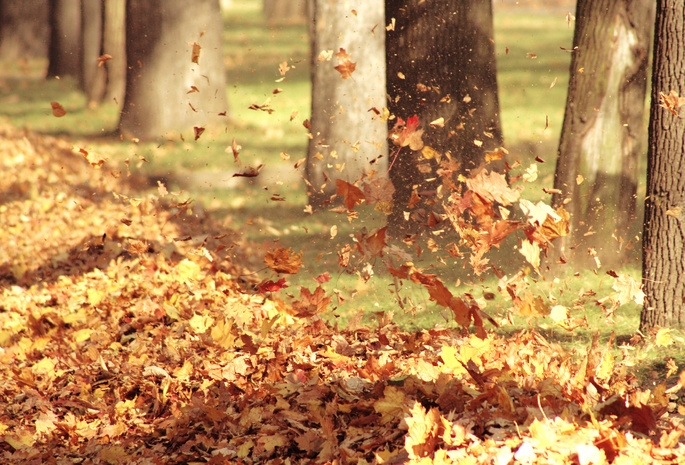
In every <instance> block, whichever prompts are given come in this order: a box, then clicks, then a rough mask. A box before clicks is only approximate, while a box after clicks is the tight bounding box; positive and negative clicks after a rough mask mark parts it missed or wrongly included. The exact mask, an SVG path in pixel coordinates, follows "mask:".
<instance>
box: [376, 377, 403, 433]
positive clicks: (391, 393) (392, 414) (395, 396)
mask: <svg viewBox="0 0 685 465" xmlns="http://www.w3.org/2000/svg"><path fill="white" fill-rule="evenodd" d="M404 400H405V397H404V392H403V391H400V390H399V389H397V388H396V387H395V386H386V387H385V390H384V391H383V398H382V399H379V400H377V401H376V402H374V403H373V409H374V410H375V411H376V413H380V414H381V416H382V418H381V424H386V423H388V422H390V421H392V420H394V419H396V418H401V417H402V415H403V411H404V410H403V409H404Z"/></svg>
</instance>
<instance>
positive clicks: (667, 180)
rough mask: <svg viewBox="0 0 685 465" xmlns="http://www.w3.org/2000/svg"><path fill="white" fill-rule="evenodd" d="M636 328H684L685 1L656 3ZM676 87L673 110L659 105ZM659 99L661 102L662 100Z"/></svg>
mask: <svg viewBox="0 0 685 465" xmlns="http://www.w3.org/2000/svg"><path fill="white" fill-rule="evenodd" d="M655 31H656V32H655V34H657V37H656V40H655V45H654V66H653V70H652V104H651V111H650V119H649V153H648V164H647V199H646V201H645V222H644V235H643V240H642V260H643V262H642V277H643V282H644V284H643V285H644V292H645V303H644V308H643V310H642V316H641V318H640V329H641V330H642V331H643V332H645V331H647V330H648V329H650V328H652V327H654V326H661V327H680V328H683V327H685V280H684V279H683V276H685V230H684V229H683V220H685V119H684V118H685V108H682V107H680V105H683V106H684V107H685V102H683V100H682V99H683V96H685V42H684V41H683V37H685V1H684V0H659V1H658V2H657V14H656V29H655ZM671 92H675V93H676V95H677V96H680V99H681V100H680V102H679V101H678V98H677V97H676V98H675V99H674V100H675V102H674V104H671V106H672V107H674V108H673V111H674V112H676V113H678V112H679V116H676V115H673V114H672V113H671V112H670V111H669V110H668V109H666V108H664V107H663V106H662V105H660V99H661V96H662V95H669V93H671ZM661 103H665V102H663V100H662V102H661Z"/></svg>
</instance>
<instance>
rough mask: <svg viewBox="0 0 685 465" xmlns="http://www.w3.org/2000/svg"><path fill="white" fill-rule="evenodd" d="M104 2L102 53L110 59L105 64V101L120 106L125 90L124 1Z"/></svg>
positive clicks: (108, 0)
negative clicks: (111, 101)
mask: <svg viewBox="0 0 685 465" xmlns="http://www.w3.org/2000/svg"><path fill="white" fill-rule="evenodd" d="M104 1H105V24H104V36H103V41H102V51H103V52H104V53H105V54H107V55H110V56H111V57H112V59H111V60H108V61H106V62H105V65H104V68H105V69H106V70H107V87H106V89H105V95H104V99H105V100H114V102H115V103H116V104H117V105H118V106H121V105H122V104H123V99H124V92H125V90H126V0H104Z"/></svg>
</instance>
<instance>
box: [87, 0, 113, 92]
mask: <svg viewBox="0 0 685 465" xmlns="http://www.w3.org/2000/svg"><path fill="white" fill-rule="evenodd" d="M103 3H104V0H85V1H83V2H82V3H81V22H82V24H83V28H82V30H81V34H82V36H81V37H82V43H83V45H82V49H81V51H82V53H83V56H82V63H83V78H82V80H83V90H84V92H85V94H86V98H87V99H88V103H89V104H90V105H93V104H95V103H99V102H100V101H102V98H103V97H104V95H105V87H106V86H107V74H106V70H105V68H104V67H102V66H98V57H100V55H102V53H103V52H102V33H103V22H104V21H103V10H104V8H103Z"/></svg>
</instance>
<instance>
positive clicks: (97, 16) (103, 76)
mask: <svg viewBox="0 0 685 465" xmlns="http://www.w3.org/2000/svg"><path fill="white" fill-rule="evenodd" d="M125 15H126V1H125V0H89V1H84V2H83V3H82V5H81V17H82V22H83V31H82V34H83V35H82V42H83V88H84V91H85V93H86V97H87V98H88V103H89V105H91V106H94V105H97V104H99V103H100V102H102V101H103V100H114V101H115V102H116V104H117V105H121V102H122V100H123V96H124V89H125V86H126V42H125V29H126V23H125ZM104 55H109V56H110V57H111V58H110V59H109V60H107V61H100V60H98V58H100V57H101V56H104Z"/></svg>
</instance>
